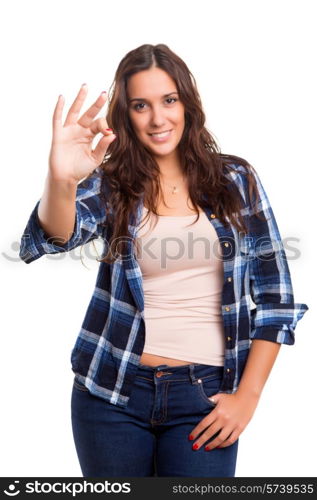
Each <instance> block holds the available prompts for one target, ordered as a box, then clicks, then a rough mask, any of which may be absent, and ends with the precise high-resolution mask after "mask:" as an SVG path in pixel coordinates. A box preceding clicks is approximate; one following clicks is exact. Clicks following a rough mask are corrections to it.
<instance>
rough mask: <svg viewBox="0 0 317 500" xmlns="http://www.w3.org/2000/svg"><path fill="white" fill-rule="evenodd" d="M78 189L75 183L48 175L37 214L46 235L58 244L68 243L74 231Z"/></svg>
mask: <svg viewBox="0 0 317 500" xmlns="http://www.w3.org/2000/svg"><path fill="white" fill-rule="evenodd" d="M76 189H77V184H76V183H74V182H66V181H57V180H54V179H52V178H51V177H50V174H48V175H47V178H46V182H45V189H44V193H43V196H42V198H41V200H40V203H39V206H38V211H37V213H38V218H39V222H40V224H41V226H42V228H43V230H44V231H45V233H46V235H47V236H49V237H53V238H54V241H56V243H58V244H64V243H66V242H67V241H68V240H69V239H70V237H71V236H72V234H73V231H74V225H75V216H76V203H75V200H76Z"/></svg>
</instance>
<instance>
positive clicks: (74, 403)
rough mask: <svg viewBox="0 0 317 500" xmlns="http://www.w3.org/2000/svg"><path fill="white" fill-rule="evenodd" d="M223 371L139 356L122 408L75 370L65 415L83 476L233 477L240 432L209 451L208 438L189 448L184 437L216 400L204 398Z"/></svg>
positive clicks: (215, 388) (216, 385) (213, 389)
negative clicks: (143, 359) (144, 360)
mask: <svg viewBox="0 0 317 500" xmlns="http://www.w3.org/2000/svg"><path fill="white" fill-rule="evenodd" d="M222 376H223V367H222V366H211V365H203V364H195V363H193V364H190V365H179V366H169V365H159V366H156V367H151V366H147V365H142V364H140V365H139V367H138V371H137V375H136V378H135V383H134V386H133V390H132V392H131V396H130V399H129V403H128V405H127V407H126V408H121V407H118V406H116V405H113V404H112V403H109V402H107V401H105V400H104V399H102V398H100V397H98V396H94V395H92V394H91V393H90V392H89V390H88V389H87V388H86V387H85V386H84V385H83V384H82V383H81V382H79V381H78V379H76V375H75V377H74V384H73V390H72V398H71V418H72V429H73V436H74V441H75V446H76V451H77V455H78V459H79V463H80V467H81V470H82V473H83V476H84V477H137V476H143V477H145V476H159V477H160V476H173V477H180V476H187V477H234V474H235V467H236V459H237V452H238V441H239V439H237V440H236V441H235V442H234V443H233V444H232V445H230V446H227V447H225V448H218V449H217V448H214V449H212V450H210V451H205V449H204V447H205V445H206V444H207V442H206V443H204V444H203V445H202V446H201V448H200V449H199V450H193V449H192V444H193V442H194V441H189V439H188V436H189V434H190V432H191V431H192V430H193V429H194V427H196V425H197V424H198V423H199V422H200V421H201V420H202V419H203V418H204V417H205V416H206V415H208V414H209V413H210V412H211V411H213V409H214V408H215V405H214V404H213V403H212V402H211V401H210V399H208V398H210V397H211V396H213V395H215V394H216V393H217V392H218V391H219V388H220V384H221V381H222ZM219 432H220V431H218V432H217V433H216V434H215V435H214V436H213V437H216V436H217V435H218V434H219ZM211 440H212V439H209V440H208V442H210V441H211Z"/></svg>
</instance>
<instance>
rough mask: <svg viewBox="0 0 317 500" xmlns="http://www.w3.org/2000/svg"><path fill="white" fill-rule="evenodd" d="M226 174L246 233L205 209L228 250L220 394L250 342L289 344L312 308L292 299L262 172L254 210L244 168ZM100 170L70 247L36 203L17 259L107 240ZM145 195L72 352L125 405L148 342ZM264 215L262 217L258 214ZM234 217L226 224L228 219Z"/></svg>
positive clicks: (229, 389)
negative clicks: (142, 255)
mask: <svg viewBox="0 0 317 500" xmlns="http://www.w3.org/2000/svg"><path fill="white" fill-rule="evenodd" d="M231 166H233V167H234V170H233V171H228V172H226V174H225V175H226V176H227V177H228V178H229V180H230V181H232V183H233V185H234V186H235V187H237V188H238V190H239V193H240V195H241V197H242V199H243V209H242V212H241V213H242V215H243V217H244V220H245V221H246V224H247V227H248V234H247V236H245V237H241V235H240V233H238V232H237V230H236V228H234V227H233V226H232V225H231V224H229V227H225V225H223V224H222V223H221V222H220V221H219V219H218V218H217V214H216V213H214V211H213V209H212V207H210V206H209V208H208V209H207V208H204V211H205V214H206V216H207V217H208V220H209V221H210V223H211V224H213V226H214V228H215V230H216V232H217V235H218V238H219V241H220V243H221V248H222V253H223V266H224V284H223V293H222V316H223V323H224V332H225V361H224V375H223V380H222V385H221V389H220V392H224V393H228V394H230V393H234V392H236V390H237V388H238V385H239V381H240V379H241V376H242V373H243V369H244V366H245V364H246V361H247V357H248V353H249V349H250V344H251V341H252V339H264V340H267V341H271V342H278V343H281V344H288V345H292V344H294V342H295V337H294V330H295V327H296V324H297V321H298V320H299V319H301V318H302V316H303V315H304V313H305V312H306V310H308V307H307V305H306V304H300V303H294V297H293V289H292V283H291V277H290V272H289V268H288V264H287V260H286V255H285V251H284V247H283V244H282V241H281V237H280V233H279V230H278V227H277V223H276V220H275V217H274V214H273V211H272V208H271V206H270V202H269V200H268V197H267V195H266V193H265V191H264V188H263V185H262V183H261V181H260V179H259V176H258V174H257V172H256V171H255V169H253V170H254V176H255V179H256V183H257V186H258V189H259V193H260V199H259V201H258V204H257V206H256V207H253V210H251V204H250V200H249V196H248V189H247V188H248V186H247V180H246V176H245V175H243V172H244V171H245V167H244V166H243V165H240V164H236V163H233V164H232V165H231ZM100 174H101V170H100V168H99V167H98V168H97V169H95V170H94V172H93V173H92V174H91V175H90V176H89V177H87V178H86V179H84V180H83V181H81V182H80V183H79V184H78V186H77V195H76V220H75V227H74V232H73V234H72V236H71V238H70V239H69V240H68V242H67V243H66V244H65V245H62V246H61V245H58V244H56V243H54V241H53V239H52V238H51V239H50V238H47V235H46V234H45V233H44V231H43V229H42V228H41V226H40V224H39V220H38V217H37V207H38V204H39V201H38V202H37V203H36V205H35V208H34V209H33V211H32V212H31V215H30V217H29V220H28V223H27V226H26V228H25V230H24V233H23V235H22V238H21V245H20V254H19V256H20V258H21V259H22V260H23V261H24V262H26V263H30V262H33V261H34V260H36V259H38V258H39V257H41V256H42V255H44V254H54V253H60V252H68V251H70V250H72V249H74V248H76V247H78V246H79V245H83V244H85V243H88V242H89V241H91V240H93V239H96V238H99V237H101V238H102V239H103V241H105V242H106V241H107V225H106V224H105V225H102V223H104V222H105V220H106V216H105V207H104V206H103V204H102V203H101V200H100V188H101V175H100ZM142 209H143V199H142V200H141V202H140V203H139V206H138V210H137V216H136V219H135V218H132V217H130V220H129V232H130V235H131V238H128V239H127V240H126V241H128V253H127V254H126V255H125V256H124V258H122V256H120V258H118V259H117V260H116V261H115V262H114V263H113V264H107V263H103V262H102V263H100V264H99V270H98V275H97V279H96V284H95V287H94V290H93V294H92V297H91V300H90V302H89V305H88V308H87V311H86V314H85V317H84V320H83V323H82V326H81V329H80V332H79V334H78V337H77V340H76V343H75V345H74V347H73V349H72V352H71V367H72V370H73V372H74V373H76V374H77V376H78V378H79V380H80V381H81V382H82V383H84V384H85V386H86V387H87V388H88V389H89V391H90V392H91V393H92V394H94V395H96V396H99V397H101V398H103V399H105V400H106V401H108V402H110V403H112V404H114V405H118V406H121V407H126V406H127V404H128V401H129V397H130V393H131V390H132V386H133V382H134V377H135V375H136V371H137V369H138V365H139V361H140V357H141V354H142V352H143V347H144V340H145V320H144V296H143V288H142V274H141V270H140V267H139V265H138V262H137V260H136V258H135V255H134V246H133V238H134V237H135V236H136V233H137V225H138V224H139V222H140V220H141V218H142ZM256 212H259V213H260V214H263V215H264V217H265V220H264V221H261V220H259V219H258V218H257V217H256V216H255V213H256ZM228 222H229V221H228Z"/></svg>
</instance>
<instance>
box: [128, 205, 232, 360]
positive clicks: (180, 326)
mask: <svg viewBox="0 0 317 500" xmlns="http://www.w3.org/2000/svg"><path fill="white" fill-rule="evenodd" d="M147 213H148V210H147V209H146V208H145V207H144V208H143V217H142V220H141V222H140V225H139V226H138V228H137V237H136V240H135V256H136V259H137V260H138V263H139V266H140V269H141V272H142V277H143V290H144V318H145V326H146V328H145V332H146V336H145V345H144V350H143V351H144V352H145V353H150V354H156V355H159V356H165V357H170V358H174V359H180V360H184V361H191V362H193V363H202V364H207V365H217V366H223V364H224V349H225V342H224V329H223V320H222V314H221V293H222V286H223V265H222V260H221V245H220V243H219V240H218V236H217V233H216V231H215V229H214V227H213V225H212V224H211V223H210V222H209V220H208V218H207V216H206V214H205V212H204V211H201V212H200V216H199V219H198V221H197V222H196V223H195V224H194V225H192V226H188V225H189V224H191V223H193V222H194V221H195V219H196V217H197V214H193V215H186V216H169V215H168V216H159V217H158V222H157V224H156V225H155V221H156V217H155V216H154V215H153V214H151V215H150V220H147V221H146V223H145V224H144V218H145V215H146V214H147ZM154 225H155V227H154Z"/></svg>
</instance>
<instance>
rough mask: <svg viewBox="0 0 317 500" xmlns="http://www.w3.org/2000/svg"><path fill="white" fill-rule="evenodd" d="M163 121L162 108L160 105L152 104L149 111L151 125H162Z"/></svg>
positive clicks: (157, 126)
mask: <svg viewBox="0 0 317 500" xmlns="http://www.w3.org/2000/svg"><path fill="white" fill-rule="evenodd" d="M164 123H165V116H164V110H163V109H162V108H161V107H160V106H153V108H152V113H151V126H152V127H153V128H155V127H156V128H159V127H162V126H163V125H164Z"/></svg>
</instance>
